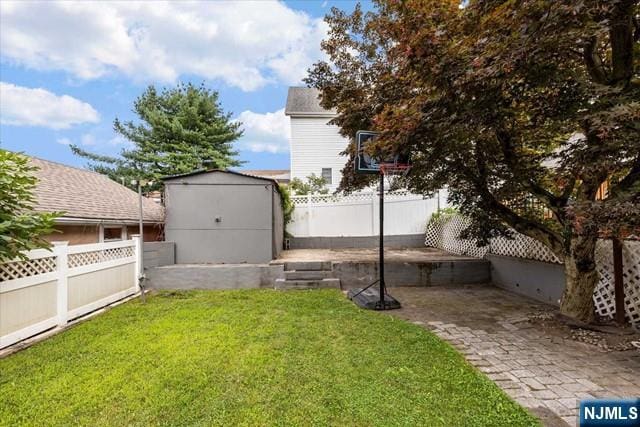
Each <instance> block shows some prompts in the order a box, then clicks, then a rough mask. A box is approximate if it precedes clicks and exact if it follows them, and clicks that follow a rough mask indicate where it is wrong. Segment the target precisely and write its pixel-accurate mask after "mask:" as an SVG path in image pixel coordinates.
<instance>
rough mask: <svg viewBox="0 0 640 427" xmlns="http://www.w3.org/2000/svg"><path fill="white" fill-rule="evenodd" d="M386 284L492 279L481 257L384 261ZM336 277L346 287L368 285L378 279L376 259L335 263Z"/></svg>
mask: <svg viewBox="0 0 640 427" xmlns="http://www.w3.org/2000/svg"><path fill="white" fill-rule="evenodd" d="M384 271H385V282H386V285H387V286H390V287H393V286H442V285H453V284H484V283H489V282H490V281H491V275H490V264H489V262H487V261H486V260H482V259H477V260H476V259H470V260H456V261H445V262H425V263H385V270H384ZM333 273H334V277H338V278H340V281H341V285H342V288H343V289H351V288H359V287H363V286H367V285H368V284H370V283H371V282H373V281H374V280H376V279H377V278H378V264H377V263H374V262H334V263H333Z"/></svg>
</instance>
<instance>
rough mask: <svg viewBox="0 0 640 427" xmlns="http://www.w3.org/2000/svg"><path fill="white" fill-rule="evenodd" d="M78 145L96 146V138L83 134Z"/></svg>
mask: <svg viewBox="0 0 640 427" xmlns="http://www.w3.org/2000/svg"><path fill="white" fill-rule="evenodd" d="M80 144H82V145H96V137H95V136H93V135H92V134H90V133H85V134H83V135H82V136H81V137H80Z"/></svg>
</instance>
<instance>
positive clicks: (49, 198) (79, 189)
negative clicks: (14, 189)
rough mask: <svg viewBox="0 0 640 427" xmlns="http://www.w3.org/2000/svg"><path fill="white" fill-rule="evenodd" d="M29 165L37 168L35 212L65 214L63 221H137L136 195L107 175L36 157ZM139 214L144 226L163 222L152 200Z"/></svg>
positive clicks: (148, 201) (146, 203) (145, 204)
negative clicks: (77, 219) (144, 223)
mask: <svg viewBox="0 0 640 427" xmlns="http://www.w3.org/2000/svg"><path fill="white" fill-rule="evenodd" d="M29 161H30V163H31V164H32V165H33V166H36V167H37V168H38V170H36V172H35V175H36V177H37V178H38V184H37V185H36V189H35V196H36V204H35V206H34V210H36V211H38V212H53V211H64V214H63V217H64V218H79V219H92V220H114V221H132V222H135V221H137V220H138V209H139V205H138V194H137V193H136V192H135V191H132V190H130V189H129V188H127V187H125V186H124V185H121V184H119V183H117V182H115V181H113V180H111V179H110V178H109V177H107V176H106V175H102V174H99V173H97V172H92V171H89V170H86V169H79V168H75V167H72V166H67V165H63V164H60V163H56V162H51V161H49V160H43V159H38V158H35V157H30V158H29ZM142 211H143V219H144V221H145V222H147V223H160V222H163V221H164V208H163V207H162V206H160V205H159V204H158V203H156V202H154V201H153V200H151V199H147V198H146V197H144V198H143V199H142Z"/></svg>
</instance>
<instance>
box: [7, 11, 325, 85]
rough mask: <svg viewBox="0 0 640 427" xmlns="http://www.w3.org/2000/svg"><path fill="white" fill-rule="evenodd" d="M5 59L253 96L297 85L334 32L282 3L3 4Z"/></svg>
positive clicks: (79, 75) (86, 76)
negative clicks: (202, 81) (183, 80)
mask: <svg viewBox="0 0 640 427" xmlns="http://www.w3.org/2000/svg"><path fill="white" fill-rule="evenodd" d="M0 17H1V19H0V29H1V30H0V31H1V37H0V40H1V42H0V51H2V56H3V59H4V60H5V61H10V62H12V63H16V64H20V65H23V66H26V67H29V68H34V69H37V70H64V71H67V72H69V73H71V74H72V75H73V76H75V77H77V78H80V79H94V78H98V77H101V76H105V75H111V74H114V73H122V74H124V75H126V76H129V77H132V78H134V79H136V80H142V81H160V82H172V81H174V80H176V79H177V78H178V77H179V76H181V75H185V74H188V75H196V76H199V77H202V78H211V79H216V78H217V79H221V80H223V81H224V82H226V83H227V84H229V85H232V86H236V87H239V88H241V89H242V90H245V91H250V90H254V89H257V88H259V87H261V86H264V85H265V84H267V83H269V82H280V83H284V84H298V83H300V79H301V78H302V77H303V76H304V73H305V70H306V69H307V68H308V67H309V66H310V65H311V63H312V62H314V61H315V60H317V59H319V58H320V57H321V52H320V40H321V39H322V38H323V37H324V36H325V34H326V31H327V27H326V24H325V23H324V22H323V21H322V20H321V19H315V18H312V17H310V16H309V15H307V14H306V13H303V12H299V11H294V10H292V9H290V8H288V7H287V6H286V5H285V4H284V3H281V2H266V1H256V2H250V1H241V2H196V3H194V2H38V3H33V2H2V3H0Z"/></svg>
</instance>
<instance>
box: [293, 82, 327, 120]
mask: <svg viewBox="0 0 640 427" xmlns="http://www.w3.org/2000/svg"><path fill="white" fill-rule="evenodd" d="M319 96H320V91H319V90H317V89H314V88H309V87H290V88H289V93H288V94H287V106H286V107H285V109H284V113H285V114H286V115H287V116H317V117H334V116H335V115H336V112H335V111H334V110H325V109H324V108H322V107H321V106H320V98H319Z"/></svg>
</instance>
